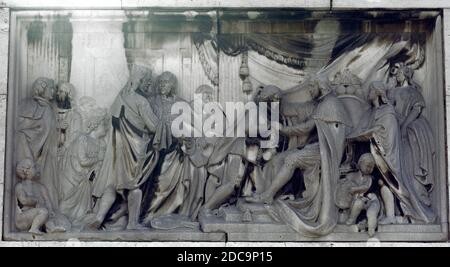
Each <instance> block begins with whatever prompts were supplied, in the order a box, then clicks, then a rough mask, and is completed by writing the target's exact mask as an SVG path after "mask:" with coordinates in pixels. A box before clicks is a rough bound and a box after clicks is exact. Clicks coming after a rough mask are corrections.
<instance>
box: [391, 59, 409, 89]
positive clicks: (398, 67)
mask: <svg viewBox="0 0 450 267" xmlns="http://www.w3.org/2000/svg"><path fill="white" fill-rule="evenodd" d="M391 75H393V76H394V77H395V80H396V82H397V86H404V85H407V84H411V80H412V78H413V75H414V70H413V69H412V68H411V67H410V66H408V65H406V64H404V63H397V64H395V65H394V66H393V67H392V68H391Z"/></svg>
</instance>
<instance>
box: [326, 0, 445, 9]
mask: <svg viewBox="0 0 450 267" xmlns="http://www.w3.org/2000/svg"><path fill="white" fill-rule="evenodd" d="M332 3H333V9H336V10H339V9H355V8H356V9H365V8H366V9H369V8H386V9H409V8H428V9H430V8H449V7H450V2H449V1H447V0H399V1H380V0H358V1H353V0H333V1H332Z"/></svg>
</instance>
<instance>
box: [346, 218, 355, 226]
mask: <svg viewBox="0 0 450 267" xmlns="http://www.w3.org/2000/svg"><path fill="white" fill-rule="evenodd" d="M345 224H346V225H353V224H355V221H354V220H352V219H348V220H347V221H346V222H345Z"/></svg>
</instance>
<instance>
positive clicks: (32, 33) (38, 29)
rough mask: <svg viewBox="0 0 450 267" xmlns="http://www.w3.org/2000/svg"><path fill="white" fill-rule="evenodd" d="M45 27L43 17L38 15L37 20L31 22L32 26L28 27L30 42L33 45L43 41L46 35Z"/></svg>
mask: <svg viewBox="0 0 450 267" xmlns="http://www.w3.org/2000/svg"><path fill="white" fill-rule="evenodd" d="M44 29H45V24H44V22H42V18H41V17H36V18H35V20H34V21H33V22H31V24H30V27H29V28H28V32H27V38H28V43H29V44H31V45H35V44H38V43H41V42H42V39H43V37H44Z"/></svg>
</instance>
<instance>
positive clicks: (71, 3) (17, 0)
mask: <svg viewBox="0 0 450 267" xmlns="http://www.w3.org/2000/svg"><path fill="white" fill-rule="evenodd" d="M0 2H1V3H2V4H3V5H5V6H7V7H12V8H17V7H25V8H30V9H33V8H39V9H41V8H121V3H122V1H121V0H95V1H91V0H68V1H59V0H44V1H36V0H2V1H0Z"/></svg>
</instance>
